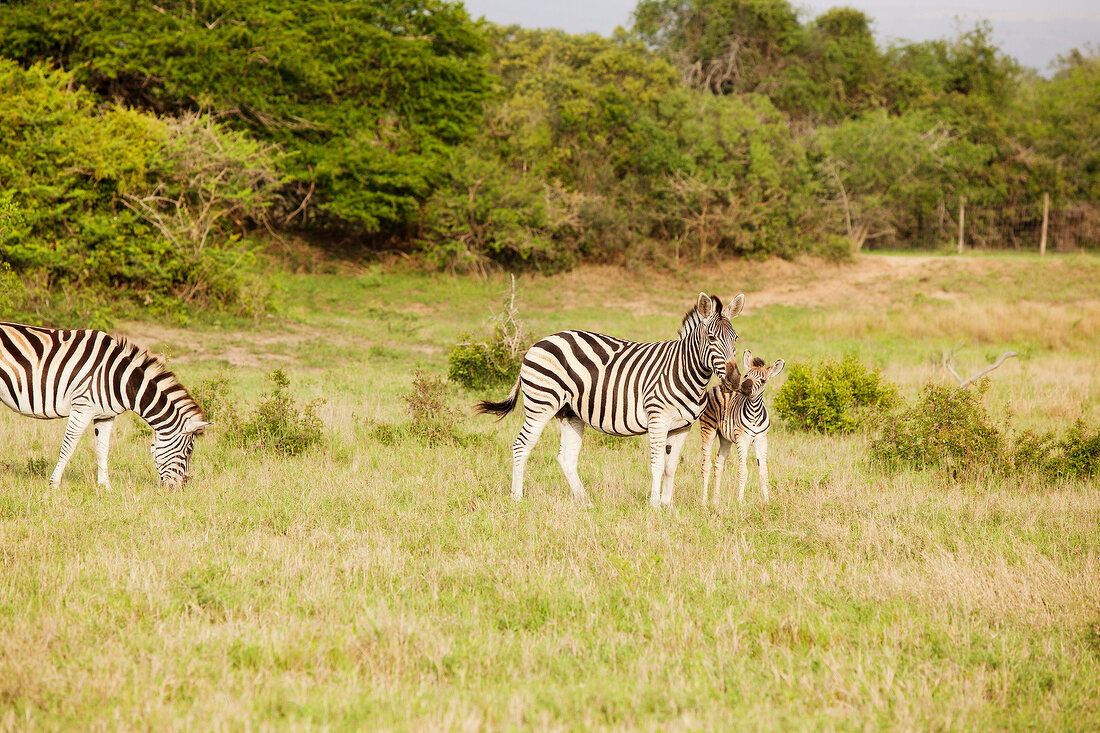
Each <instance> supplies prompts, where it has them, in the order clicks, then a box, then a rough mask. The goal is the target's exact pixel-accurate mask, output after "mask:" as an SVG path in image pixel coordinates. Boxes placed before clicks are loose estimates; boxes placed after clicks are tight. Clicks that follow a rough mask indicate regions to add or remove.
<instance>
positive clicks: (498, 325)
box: [447, 278, 528, 389]
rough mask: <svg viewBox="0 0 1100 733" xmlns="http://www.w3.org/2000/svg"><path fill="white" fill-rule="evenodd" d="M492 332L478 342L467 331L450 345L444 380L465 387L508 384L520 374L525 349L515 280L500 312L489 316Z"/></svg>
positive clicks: (476, 387)
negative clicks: (445, 378)
mask: <svg viewBox="0 0 1100 733" xmlns="http://www.w3.org/2000/svg"><path fill="white" fill-rule="evenodd" d="M492 320H493V321H494V323H493V335H492V337H490V338H487V339H484V340H481V341H478V340H475V339H474V337H473V336H472V335H471V334H469V333H464V334H461V335H460V336H459V338H460V339H461V340H460V341H459V342H458V343H457V344H455V345H454V346H453V347H451V353H450V354H449V355H448V357H447V363H448V369H447V379H449V380H450V381H452V382H458V383H459V384H461V385H463V386H464V387H467V388H468V389H487V388H489V387H498V386H500V385H502V384H504V385H509V386H511V385H512V384H513V383H514V382H515V381H516V377H517V376H518V375H519V368H520V366H521V365H522V364H523V355H524V353H525V352H526V351H527V346H528V344H527V337H526V335H525V330H526V329H525V328H524V326H523V324H522V323H521V322H520V320H519V316H518V313H517V311H516V281H515V279H514V278H513V280H512V293H511V295H510V296H509V299H508V303H507V305H506V306H505V309H504V311H503V312H502V313H500V314H498V315H496V316H494V317H493V319H492Z"/></svg>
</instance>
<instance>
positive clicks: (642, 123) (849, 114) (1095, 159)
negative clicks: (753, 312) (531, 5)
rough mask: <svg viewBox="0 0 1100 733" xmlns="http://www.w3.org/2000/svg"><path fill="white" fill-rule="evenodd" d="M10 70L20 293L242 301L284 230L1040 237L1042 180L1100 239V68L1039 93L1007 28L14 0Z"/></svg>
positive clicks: (673, 238) (720, 15)
mask: <svg viewBox="0 0 1100 733" xmlns="http://www.w3.org/2000/svg"><path fill="white" fill-rule="evenodd" d="M0 56H2V57H4V60H3V61H0V182H2V184H3V197H4V198H3V200H2V201H0V204H2V205H0V261H3V262H7V263H9V264H10V265H12V266H13V267H14V268H15V269H16V270H18V271H20V272H22V273H23V274H24V281H25V282H26V281H27V280H28V278H29V279H30V280H37V281H39V282H46V283H49V282H57V281H59V280H76V281H80V282H87V283H92V284H95V283H103V284H113V285H116V286H119V285H120V286H123V287H126V288H128V289H130V290H132V291H135V292H142V293H144V295H145V297H146V298H157V297H164V296H168V297H170V298H174V299H183V300H197V301H202V302H210V303H222V304H225V305H230V306H232V307H235V308H238V309H246V310H247V309H249V308H253V307H256V303H254V302H253V300H254V299H252V298H251V296H249V294H248V293H249V289H248V284H247V277H246V276H245V275H244V274H243V273H244V271H245V270H246V269H247V268H242V267H241V266H240V263H242V262H247V261H248V257H249V256H250V255H249V254H248V253H249V252H254V251H255V250H256V249H257V248H258V247H260V248H262V242H263V241H264V239H263V238H264V237H266V236H268V235H267V233H268V232H270V233H272V234H275V235H282V234H283V233H285V232H287V231H288V230H292V231H293V232H295V233H296V234H300V235H304V236H308V237H311V238H315V239H316V240H318V241H322V242H335V241H338V242H343V243H345V245H347V244H349V243H350V244H351V245H352V246H353V247H355V248H359V249H365V250H370V249H377V248H387V249H393V248H398V249H403V250H406V251H415V252H419V253H421V254H422V255H423V256H424V257H426V258H427V259H429V260H431V261H434V262H436V263H437V264H438V265H439V266H442V267H447V268H454V269H465V270H469V269H479V268H485V267H492V266H497V265H504V266H508V267H519V268H524V267H527V268H532V267H533V268H539V269H543V270H554V269H561V268H566V267H569V266H571V265H572V264H574V263H576V262H578V261H581V260H591V259H600V260H622V259H625V258H630V259H632V260H639V259H640V260H643V261H654V262H675V261H679V260H681V259H684V258H689V259H693V260H706V259H708V258H711V257H714V256H716V255H728V254H743V255H767V254H779V255H784V256H789V255H793V254H796V253H799V252H819V253H824V254H842V253H844V252H846V251H849V250H850V248H851V247H852V246H853V244H855V245H859V244H863V243H864V242H867V243H870V244H871V245H872V246H929V245H936V244H938V243H941V242H943V241H946V240H947V239H949V238H950V233H951V220H952V216H951V214H952V212H953V210H954V208H955V207H956V206H957V202H958V201H959V200H960V198H963V197H965V198H966V200H967V201H970V202H975V203H977V204H981V205H986V206H991V207H998V208H999V209H1000V210H1008V211H1014V210H1015V211H1016V213H1017V218H1019V219H1021V220H1028V219H1029V218H1030V219H1035V218H1037V217H1038V216H1039V211H1038V207H1037V205H1036V202H1037V201H1039V200H1040V198H1041V195H1042V193H1044V192H1046V193H1050V194H1051V195H1052V196H1053V197H1054V198H1055V201H1056V202H1058V204H1059V205H1062V206H1066V207H1074V211H1075V212H1076V214H1075V215H1076V216H1077V219H1076V220H1075V221H1077V226H1078V227H1079V229H1080V232H1079V234H1080V236H1079V238H1078V243H1079V244H1082V245H1085V246H1093V247H1095V246H1096V243H1097V231H1098V230H1100V212H1098V209H1097V205H1096V204H1095V202H1096V201H1097V200H1100V196H1098V194H1100V190H1098V189H1100V177H1098V170H1097V169H1098V166H1100V153H1098V152H1097V151H1098V150H1100V146H1097V145H1096V144H1095V141H1096V140H1097V136H1098V132H1100V58H1098V55H1097V54H1096V52H1095V51H1094V50H1089V49H1085V50H1083V51H1079V52H1074V53H1073V54H1071V55H1070V56H1069V57H1067V58H1065V59H1062V61H1061V63H1060V66H1059V68H1058V70H1057V71H1056V72H1055V74H1054V75H1053V76H1052V77H1051V78H1049V79H1046V78H1042V77H1040V76H1039V75H1037V74H1036V73H1035V72H1033V71H1029V70H1026V69H1023V68H1021V67H1020V66H1019V65H1018V64H1017V63H1016V62H1015V61H1014V60H1013V59H1011V58H1009V57H1007V56H1006V55H1005V54H1003V53H1002V52H1001V51H1000V49H998V48H997V47H996V45H995V44H994V43H993V42H992V38H991V29H990V27H989V26H988V25H986V24H979V25H978V26H976V27H974V28H973V29H971V30H968V31H965V32H962V33H960V34H959V35H958V36H957V37H956V38H952V39H944V40H939V41H931V42H923V43H905V44H900V45H895V46H891V47H888V48H882V47H880V46H879V45H878V44H877V43H876V42H875V40H874V38H873V36H872V34H871V31H870V19H869V18H868V17H867V16H866V15H864V14H863V13H862V12H860V11H857V10H853V9H851V8H845V7H839V8H834V9H831V10H829V11H827V12H825V13H823V14H821V15H820V16H818V17H816V18H812V19H809V20H804V19H803V18H801V17H800V16H799V14H798V13H797V12H796V10H795V9H794V6H793V5H792V4H791V3H790V2H788V0H641V2H639V4H638V6H637V8H636V11H635V15H634V23H633V27H632V28H631V29H629V30H625V31H621V32H618V33H617V34H616V35H615V36H614V37H612V38H603V37H600V36H596V35H584V36H574V35H569V34H566V33H563V32H558V31H529V30H523V29H519V28H501V27H495V26H493V25H491V24H486V23H481V22H476V21H474V20H472V19H471V18H470V17H469V15H468V13H467V12H466V10H465V9H464V7H463V6H462V5H461V4H460V3H457V2H449V1H447V0H388V1H387V2H383V3H363V2H357V1H354V0H309V1H308V2H307V1H306V0H287V1H286V2H284V3H280V4H278V5H273V4H271V3H267V2H262V1H261V0H161V1H160V2H157V3H153V2H147V1H145V0H95V1H91V0H76V1H66V2H60V1H59V0H15V1H13V2H9V3H6V4H5V9H4V12H3V13H0ZM975 226H977V227H979V228H980V227H982V226H983V222H982V221H981V220H978V221H977V222H976V223H975ZM257 233H259V235H260V236H259V237H257V236H256V235H257ZM979 233H980V231H979ZM983 241H987V242H989V243H990V244H991V245H994V246H996V245H998V244H1011V243H1010V242H1000V241H999V240H998V238H997V236H996V233H995V232H994V231H993V230H990V231H989V232H988V236H987V237H986V238H985V240H983ZM249 242H252V244H248V243H249ZM256 242H260V244H256Z"/></svg>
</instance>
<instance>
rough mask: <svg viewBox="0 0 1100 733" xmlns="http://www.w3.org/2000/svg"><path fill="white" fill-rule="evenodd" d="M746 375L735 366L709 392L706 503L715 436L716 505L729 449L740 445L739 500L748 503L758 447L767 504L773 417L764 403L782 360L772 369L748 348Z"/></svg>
mask: <svg viewBox="0 0 1100 733" xmlns="http://www.w3.org/2000/svg"><path fill="white" fill-rule="evenodd" d="M743 357H744V362H745V373H744V375H742V374H741V373H740V371H739V370H738V369H737V364H736V363H734V365H733V368H732V369H730V370H729V371H727V372H726V377H725V379H723V380H722V383H721V384H719V385H717V386H715V387H711V389H710V391H708V392H707V404H706V408H705V409H704V410H703V416H702V418H701V419H700V421H699V425H700V428H701V432H702V438H703V458H702V463H701V465H700V468H701V470H702V472H703V504H706V503H707V489H708V488H709V483H710V461H711V453H712V449H713V447H714V437H715V436H716V435H717V436H718V459H717V461H715V465H714V502H715V503H716V504H717V503H718V497H719V495H720V494H721V490H722V469H723V468H724V467H725V465H726V457H727V456H728V455H729V452H730V446H731V445H734V444H736V445H737V501H738V502H743V501H744V500H745V484H747V483H748V475H749V468H748V452H749V448H750V447H751V446H755V447H756V462H757V463H758V464H759V465H760V489H761V492H762V493H763V495H764V501H765V502H767V501H768V428H770V427H771V418H770V417H769V416H768V408H767V406H766V405H765V404H764V399H763V396H764V385H766V384H767V383H768V380H769V379H771V378H772V377H774V376H775V375H776V374H779V372H781V371H783V360H782V359H777V360H776V361H775V363H774V364H772V365H771V366H770V367H769V366H766V365H765V363H764V360H763V359H760V358H754V357H753V355H752V352H751V351H749V350H748V349H746V350H745V352H744V354H743Z"/></svg>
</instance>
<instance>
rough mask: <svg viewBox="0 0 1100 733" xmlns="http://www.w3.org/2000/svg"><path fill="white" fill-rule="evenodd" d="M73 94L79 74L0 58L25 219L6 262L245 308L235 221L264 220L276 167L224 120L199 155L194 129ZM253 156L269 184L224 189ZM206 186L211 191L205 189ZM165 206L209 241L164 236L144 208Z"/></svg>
mask: <svg viewBox="0 0 1100 733" xmlns="http://www.w3.org/2000/svg"><path fill="white" fill-rule="evenodd" d="M73 86H74V85H73V76H72V74H70V73H68V72H62V71H52V70H50V69H47V68H45V67H43V66H40V65H35V66H32V67H31V68H30V69H26V70H24V69H22V68H20V67H19V66H18V65H17V64H15V63H14V62H11V61H5V60H0V129H2V130H4V134H3V135H0V180H2V181H3V182H4V185H5V187H6V188H7V191H6V198H7V204H6V205H7V206H8V207H9V208H10V209H11V210H13V211H14V212H15V213H16V214H17V215H16V216H12V215H9V216H6V217H5V219H6V221H4V222H3V225H2V226H3V229H4V232H3V234H2V235H0V261H5V262H7V263H9V264H11V265H13V266H14V267H15V268H16V269H17V270H19V271H23V272H27V271H31V272H37V273H39V274H40V277H41V279H43V280H45V281H46V282H56V281H67V282H77V283H87V284H92V285H97V286H104V287H110V288H119V287H121V288H129V289H134V290H139V291H142V292H144V293H145V294H146V295H151V296H160V295H167V294H172V295H174V296H176V297H179V298H182V299H183V300H200V301H203V302H206V303H212V304H213V303H221V304H223V305H233V306H234V307H238V306H245V304H244V303H243V302H242V301H241V300H240V295H241V287H242V286H243V284H244V283H243V281H242V280H241V276H242V273H241V269H240V267H239V263H240V261H241V259H242V253H241V252H240V249H239V247H238V246H236V245H235V244H234V243H233V240H234V239H235V238H236V236H237V235H236V234H235V233H234V229H235V225H234V224H233V222H232V221H231V219H229V218H227V216H226V215H227V214H228V213H229V211H232V210H239V211H240V212H241V214H242V215H252V216H262V212H263V210H264V208H265V207H266V205H267V200H266V199H265V198H264V192H263V188H264V186H265V185H266V184H268V183H270V182H272V181H273V180H274V178H273V174H272V173H271V170H270V169H271V161H270V159H269V158H267V157H266V156H265V155H264V154H263V152H262V151H257V150H256V146H255V144H254V143H250V142H247V141H245V142H242V141H240V140H238V139H235V138H234V137H233V136H232V135H226V134H223V132H222V130H221V129H220V128H219V127H217V126H216V125H214V124H213V123H208V126H207V127H206V128H205V136H206V140H207V143H208V144H207V147H205V148H202V147H196V146H195V145H194V144H193V143H194V141H193V140H191V139H190V138H189V137H187V135H186V134H185V133H184V132H182V130H183V129H184V127H186V124H185V123H179V122H178V121H173V120H167V121H163V120H160V119H157V118H156V117H154V116H152V115H149V114H145V113H142V112H138V111H134V110H130V109H125V108H122V107H119V106H115V105H111V106H106V107H102V108H101V107H100V105H99V104H98V103H97V100H96V99H95V98H94V97H93V96H92V95H91V94H90V93H88V92H87V91H82V90H79V89H74V88H73ZM181 125H183V127H181ZM242 147H243V149H244V151H245V154H246V155H249V156H252V157H253V159H254V160H253V163H252V165H253V166H254V168H255V169H256V170H257V171H259V173H258V175H259V176H260V179H259V180H252V181H249V182H239V181H238V182H236V183H234V182H233V181H232V180H223V178H224V176H225V171H226V169H229V170H231V171H233V174H234V175H236V174H237V172H238V171H239V170H240V164H241V159H240V157H239V156H237V152H238V151H240V150H241V149H242ZM214 151H217V157H216V158H215V156H214ZM153 179H156V180H157V181H159V182H158V183H154V182H153ZM196 181H201V182H204V183H205V184H207V185H206V187H205V189H203V191H202V192H199V191H197V190H196V188H195V187H194V186H195V182H196ZM195 196H204V197H206V201H207V203H209V204H212V205H213V208H210V209H208V210H207V211H206V212H205V213H204V214H203V217H202V220H201V221H198V220H197V219H196V215H197V212H196V210H194V209H190V208H187V206H188V204H187V202H188V201H190V200H192V199H193V197H195ZM161 199H163V200H165V201H174V202H178V203H179V204H180V205H181V206H182V207H183V208H182V210H181V209H179V208H177V212H176V216H175V219H174V221H175V222H176V223H177V224H178V225H179V227H180V229H181V231H196V230H201V231H202V232H203V233H204V234H203V236H202V238H201V240H192V239H189V238H186V237H180V238H177V239H171V238H165V237H162V236H160V234H159V233H158V231H157V227H156V223H155V221H154V220H153V217H151V216H149V213H150V212H146V211H142V210H141V208H140V207H139V206H138V205H137V202H141V201H159V200H161ZM127 204H131V205H127ZM155 206H159V204H156V205H155ZM151 210H153V211H155V208H154V209H151Z"/></svg>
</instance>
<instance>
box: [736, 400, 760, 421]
mask: <svg viewBox="0 0 1100 733" xmlns="http://www.w3.org/2000/svg"><path fill="white" fill-rule="evenodd" d="M739 398H740V399H738V404H737V414H738V416H739V418H740V422H741V423H742V424H743V425H763V424H764V423H765V422H766V421H767V419H768V408H767V407H765V406H764V399H763V397H745V396H744V395H739Z"/></svg>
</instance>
